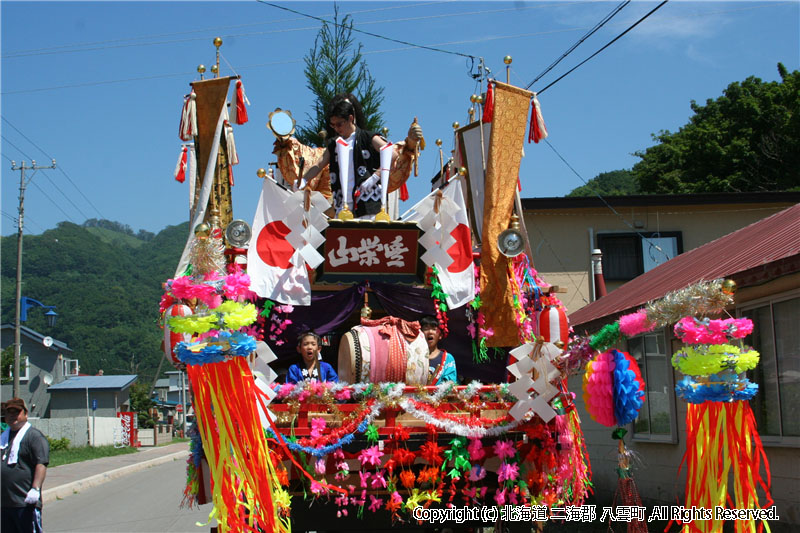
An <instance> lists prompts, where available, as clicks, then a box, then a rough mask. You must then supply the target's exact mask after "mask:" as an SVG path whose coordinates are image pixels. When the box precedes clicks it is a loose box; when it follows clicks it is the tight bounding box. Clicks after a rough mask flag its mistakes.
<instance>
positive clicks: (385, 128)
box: [381, 126, 389, 137]
mask: <svg viewBox="0 0 800 533" xmlns="http://www.w3.org/2000/svg"><path fill="white" fill-rule="evenodd" d="M381 133H382V134H383V136H384V137H386V136H387V135H389V128H387V127H386V126H384V127H383V128H381Z"/></svg>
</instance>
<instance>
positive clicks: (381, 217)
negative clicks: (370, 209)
mask: <svg viewBox="0 0 800 533" xmlns="http://www.w3.org/2000/svg"><path fill="white" fill-rule="evenodd" d="M390 220H392V219H391V217H389V213H387V212H386V209H384V208H383V207H381V210H380V212H379V213H378V214H377V215H375V221H376V222H389V221H390Z"/></svg>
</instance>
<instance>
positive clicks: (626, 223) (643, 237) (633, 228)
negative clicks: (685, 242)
mask: <svg viewBox="0 0 800 533" xmlns="http://www.w3.org/2000/svg"><path fill="white" fill-rule="evenodd" d="M544 142H545V144H547V146H549V147H550V149H551V150H553V152H554V153H555V154H556V155H557V156H558V158H559V159H561V161H562V162H563V163H564V164H565V165H567V168H569V169H570V170H571V171H572V173H573V174H575V175H576V176H578V178H579V179H580V180H581V181H582V182H583V183H584V185H589V182H587V181H586V180H585V179H583V176H581V175H580V173H578V171H577V170H575V168H574V167H573V166H572V165H570V164H569V161H567V160H566V159H565V158H564V156H563V155H561V154H560V153H559V151H558V150H556V147H555V146H553V144H552V143H551V142H550V141H548V140H547V139H544ZM595 196H597V197H598V198H599V199H600V201H601V202H603V203H604V204H605V206H606V207H607V208H609V209H610V210H611V212H612V213H614V214H615V215H616V216H617V217H618V218H619V219H620V220H621V221H622V222H624V223H625V225H626V226H628V227H629V228H630V229H631V230H632V231H633V232H634V233H635V234H636V235H638V236H639V237H641V238H642V239H644V240H645V241H647V242H648V243H650V246H651V247H653V248H655V249H656V250H658V251H659V252H661V253H662V254H664V256H665V257H666V258H667V260H669V259H670V257H669V255H667V252H665V251H664V250H663V249H661V247H660V246H658V245H655V244H653V243H652V242H650V238H648V237H645V236H644V235H642V234H641V233H640V232H639V230H637V229H636V228H635V227H634V226H633V224H631V223H630V222H628V220H627V219H626V218H625V217H623V216H622V215H621V214H620V213H619V211H617V210H616V209H614V206H612V205H611V204H610V203H608V201H607V200H606V199H605V198H603V196H602V195H600V194H599V193H598V194H596V195H595Z"/></svg>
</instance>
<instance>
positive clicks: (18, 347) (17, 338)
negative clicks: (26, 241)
mask: <svg viewBox="0 0 800 533" xmlns="http://www.w3.org/2000/svg"><path fill="white" fill-rule="evenodd" d="M44 168H56V160H55V159H53V164H52V165H50V166H49V167H39V166H36V161H33V160H31V166H29V167H27V166H25V161H23V162H22V165H21V166H19V167H18V166H17V163H16V162H15V161H12V162H11V170H19V171H20V172H19V218H18V219H17V305H16V320H15V323H14V326H15V327H14V388H13V392H14V397H15V398H19V366H20V358H21V356H22V338H21V335H20V326H21V320H20V318H21V314H22V230H23V228H24V226H25V223H24V215H25V187H26V185H27V184H26V183H25V170H26V169H30V170H40V169H44Z"/></svg>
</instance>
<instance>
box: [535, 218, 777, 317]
mask: <svg viewBox="0 0 800 533" xmlns="http://www.w3.org/2000/svg"><path fill="white" fill-rule="evenodd" d="M789 205H790V204H788V203H780V204H777V203H773V204H752V203H750V204H714V205H708V206H704V205H676V206H663V205H662V206H639V207H616V208H615V209H616V211H617V212H618V213H619V215H620V216H618V215H616V214H614V213H613V212H612V211H611V210H610V209H609V208H607V207H602V208H600V207H590V208H569V209H563V208H560V207H559V206H558V204H554V206H553V209H536V210H529V209H526V210H525V212H524V218H525V225H526V229H527V230H528V236H529V238H530V241H531V250H532V253H533V265H534V267H535V268H536V270H537V271H538V272H539V274H540V275H541V276H542V278H543V279H544V280H545V281H547V282H548V283H550V284H551V285H558V286H559V287H566V288H567V292H566V293H565V294H561V295H559V297H560V298H561V300H562V302H563V303H564V304H565V305H566V307H567V311H568V312H569V313H572V312H575V311H577V310H578V309H580V308H581V307H583V306H585V305H588V304H589V303H590V302H592V301H593V299H594V298H593V297H590V296H593V291H592V278H591V276H590V274H591V271H590V269H591V250H592V249H593V248H596V247H597V234H598V233H609V232H616V233H632V232H635V231H638V232H643V233H650V232H655V231H680V232H681V234H682V238H683V251H684V252H686V251H689V250H692V249H694V248H697V247H698V246H701V245H703V244H706V243H708V242H710V241H712V240H714V239H717V238H719V237H722V236H723V235H727V234H728V233H731V232H733V231H735V230H738V229H741V228H743V227H745V226H747V225H749V224H752V223H753V222H757V221H758V220H761V219H763V218H765V217H768V216H770V215H772V214H774V213H777V212H778V211H781V210H783V209H785V208H786V207H788V206H789ZM623 219H624V220H623ZM625 221H627V222H628V223H630V225H631V226H634V227H635V229H633V228H631V226H628V225H627V224H626V223H625ZM622 284H623V282H619V281H609V280H606V289H607V290H608V291H609V292H610V291H612V290H614V289H616V288H618V287H620V286H621V285H622Z"/></svg>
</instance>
